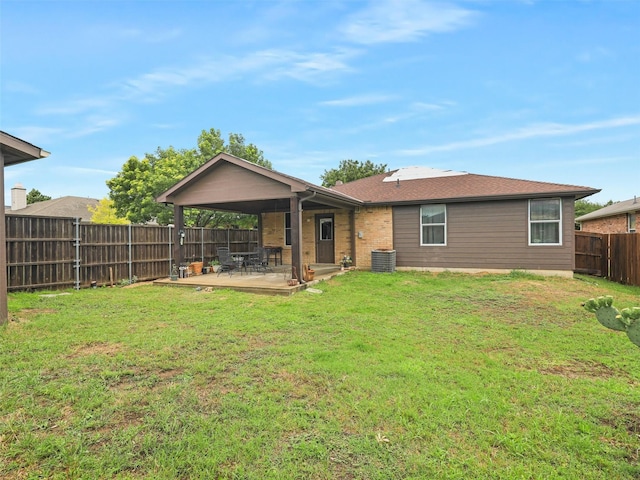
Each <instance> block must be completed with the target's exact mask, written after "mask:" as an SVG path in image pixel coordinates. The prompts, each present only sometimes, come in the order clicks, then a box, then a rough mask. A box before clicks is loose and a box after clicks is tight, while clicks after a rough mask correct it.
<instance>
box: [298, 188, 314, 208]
mask: <svg viewBox="0 0 640 480" xmlns="http://www.w3.org/2000/svg"><path fill="white" fill-rule="evenodd" d="M317 194H318V192H313V193H312V194H311V195H309V196H308V197H304V198H301V199H300V207H302V202H306V201H307V200H311V199H312V198H313V197H315V196H316V195H317ZM301 210H302V208H301Z"/></svg>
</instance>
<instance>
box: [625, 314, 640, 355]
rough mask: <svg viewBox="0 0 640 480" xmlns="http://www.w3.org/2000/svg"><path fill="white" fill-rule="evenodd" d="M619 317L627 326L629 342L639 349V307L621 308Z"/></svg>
mask: <svg viewBox="0 0 640 480" xmlns="http://www.w3.org/2000/svg"><path fill="white" fill-rule="evenodd" d="M620 317H621V320H622V322H623V323H624V324H625V325H626V326H627V336H628V337H629V340H631V341H632V342H633V343H635V344H636V345H637V346H639V347H640V307H633V308H623V309H622V310H621V311H620Z"/></svg>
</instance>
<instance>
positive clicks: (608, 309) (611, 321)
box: [584, 295, 626, 332]
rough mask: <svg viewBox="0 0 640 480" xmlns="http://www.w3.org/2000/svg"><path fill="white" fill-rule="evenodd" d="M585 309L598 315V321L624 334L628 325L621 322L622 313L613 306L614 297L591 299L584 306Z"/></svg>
mask: <svg viewBox="0 0 640 480" xmlns="http://www.w3.org/2000/svg"><path fill="white" fill-rule="evenodd" d="M584 308H585V309H586V310H587V311H589V312H592V313H595V314H596V318H597V319H598V321H599V322H600V323H601V324H602V325H604V326H605V327H607V328H610V329H612V330H618V331H620V332H624V331H625V330H626V328H625V327H626V325H625V324H624V323H622V322H621V321H620V318H619V316H620V312H619V311H618V309H617V308H616V307H614V306H613V297H612V296H611V295H607V296H606V297H598V298H590V299H589V300H587V301H586V302H585V304H584Z"/></svg>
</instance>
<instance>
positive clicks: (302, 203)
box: [156, 153, 363, 272]
mask: <svg viewBox="0 0 640 480" xmlns="http://www.w3.org/2000/svg"><path fill="white" fill-rule="evenodd" d="M156 201H157V202H161V203H166V204H169V203H170V204H173V206H174V223H175V229H174V252H173V253H174V255H173V256H174V258H175V260H176V262H178V263H182V262H183V261H184V255H183V252H182V248H181V246H180V238H179V234H180V230H183V229H184V208H185V207H193V208H202V209H209V210H220V211H228V212H236V213H247V214H253V215H258V230H259V235H258V239H259V240H258V241H259V242H262V224H261V217H260V214H261V213H268V212H291V258H292V265H293V266H294V267H296V270H297V272H301V271H302V270H301V267H302V248H301V243H302V228H301V227H302V210H303V208H304V209H305V210H313V209H321V208H344V209H350V210H353V209H355V208H356V207H358V206H361V205H362V204H363V203H362V202H361V201H360V200H358V199H356V198H354V197H350V196H349V195H346V194H343V193H339V192H336V191H334V190H331V189H328V188H324V187H321V186H318V185H314V184H312V183H309V182H306V181H305V180H301V179H299V178H295V177H292V176H289V175H285V174H283V173H279V172H276V171H274V170H269V169H268V168H265V167H262V166H260V165H256V164H255V163H251V162H248V161H246V160H243V159H242V158H238V157H235V156H233V155H230V154H227V153H220V154H218V155H216V156H215V157H214V158H212V159H211V160H209V161H208V162H207V163H205V164H204V165H203V166H201V167H200V168H198V169H197V170H195V171H194V172H192V173H190V174H189V175H187V176H186V177H185V178H183V179H182V180H181V181H179V182H178V183H176V184H175V185H174V186H173V187H171V188H170V189H169V190H167V191H166V192H164V193H162V194H161V195H159V196H158V197H157V198H156Z"/></svg>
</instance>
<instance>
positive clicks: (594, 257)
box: [575, 232, 607, 277]
mask: <svg viewBox="0 0 640 480" xmlns="http://www.w3.org/2000/svg"><path fill="white" fill-rule="evenodd" d="M575 244H576V247H575V248H576V266H575V272H576V273H585V274H588V275H596V276H598V277H603V276H605V275H604V273H605V272H606V271H607V261H606V255H604V254H603V245H604V244H603V238H602V235H601V234H599V233H589V232H576V242H575Z"/></svg>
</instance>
